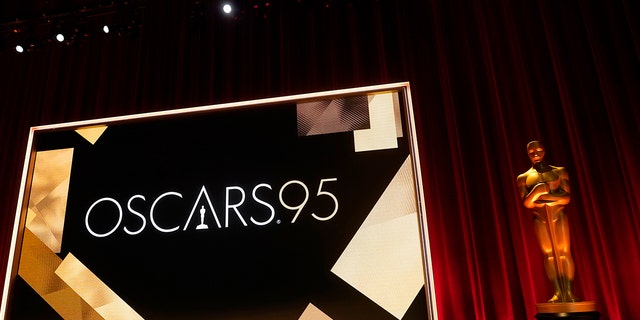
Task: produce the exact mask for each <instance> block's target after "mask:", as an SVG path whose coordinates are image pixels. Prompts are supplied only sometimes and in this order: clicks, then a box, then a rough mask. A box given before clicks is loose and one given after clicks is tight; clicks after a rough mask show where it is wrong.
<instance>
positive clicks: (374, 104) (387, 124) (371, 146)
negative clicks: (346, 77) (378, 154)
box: [353, 92, 402, 152]
mask: <svg viewBox="0 0 640 320" xmlns="http://www.w3.org/2000/svg"><path fill="white" fill-rule="evenodd" d="M369 99H370V101H369V124H370V128H369V129H363V130H356V131H354V132H353V140H354V144H355V151H356V152H362V151H372V150H383V149H395V148H397V147H398V139H397V138H398V137H401V136H402V126H401V122H400V108H399V102H398V96H397V93H393V92H390V93H381V94H376V95H371V96H369Z"/></svg>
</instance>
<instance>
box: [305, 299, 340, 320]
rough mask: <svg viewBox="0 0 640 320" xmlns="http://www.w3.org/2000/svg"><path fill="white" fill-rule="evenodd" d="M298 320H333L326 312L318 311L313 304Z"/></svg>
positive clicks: (308, 306)
mask: <svg viewBox="0 0 640 320" xmlns="http://www.w3.org/2000/svg"><path fill="white" fill-rule="evenodd" d="M298 319H299V320H332V319H331V318H330V317H329V316H328V315H326V314H325V313H324V312H322V311H321V310H320V309H318V307H316V306H314V305H313V304H311V303H309V305H307V308H306V309H304V312H302V315H301V316H300V318H298Z"/></svg>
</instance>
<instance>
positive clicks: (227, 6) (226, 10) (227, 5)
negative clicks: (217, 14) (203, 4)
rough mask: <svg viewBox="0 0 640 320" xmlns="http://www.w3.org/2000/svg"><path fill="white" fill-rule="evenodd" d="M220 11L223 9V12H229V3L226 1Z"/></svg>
mask: <svg viewBox="0 0 640 320" xmlns="http://www.w3.org/2000/svg"><path fill="white" fill-rule="evenodd" d="M222 11H224V13H227V14H229V13H231V5H230V4H228V3H226V4H225V5H224V6H222Z"/></svg>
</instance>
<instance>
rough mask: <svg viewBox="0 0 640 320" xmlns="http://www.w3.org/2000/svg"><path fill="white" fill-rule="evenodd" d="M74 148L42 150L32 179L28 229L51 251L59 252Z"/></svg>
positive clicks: (37, 155)
mask: <svg viewBox="0 0 640 320" xmlns="http://www.w3.org/2000/svg"><path fill="white" fill-rule="evenodd" d="M72 161H73V148H69V149H58V150H49V151H39V152H37V153H36V160H35V164H34V169H33V178H32V180H31V193H30V195H29V206H28V210H27V220H26V221H27V225H26V227H27V229H29V230H31V231H32V232H33V233H34V234H35V235H36V236H37V237H38V238H39V239H40V240H41V241H42V242H43V243H45V244H46V245H47V246H48V247H49V248H50V249H51V251H53V252H55V253H58V252H60V249H61V245H62V233H63V228H64V217H65V212H66V208H67V196H68V193H69V181H70V177H71V163H72Z"/></svg>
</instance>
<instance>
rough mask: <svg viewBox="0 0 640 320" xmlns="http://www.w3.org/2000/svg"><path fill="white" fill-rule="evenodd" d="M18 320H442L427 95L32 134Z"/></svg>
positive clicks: (204, 111)
mask: <svg viewBox="0 0 640 320" xmlns="http://www.w3.org/2000/svg"><path fill="white" fill-rule="evenodd" d="M26 158H27V160H26V163H25V170H24V175H23V183H22V191H21V196H20V199H19V204H18V211H17V214H16V220H15V228H14V234H13V243H12V248H11V257H10V259H9V260H10V261H9V266H8V268H7V270H8V274H7V275H6V281H5V288H4V292H3V300H2V318H7V319H55V318H64V319H335V320H338V319H429V318H431V319H433V318H435V317H436V316H435V311H434V308H435V296H433V281H432V280H431V271H430V266H431V264H430V258H429V245H428V241H427V239H428V236H427V227H426V221H425V213H424V209H423V203H422V192H423V191H422V187H421V183H420V170H419V159H418V154H417V147H416V141H415V128H414V122H413V117H412V109H411V99H410V92H409V85H408V84H407V83H400V84H389V85H380V86H373V87H366V88H355V89H348V90H339V91H331V92H322V93H314V94H305V95H297V96H289V97H281V98H272V99H264V100H255V101H248V102H240V103H232V104H225V105H214V106H203V107H196V108H186V109H182V110H174V111H167V112H158V113H149V114H140V115H132V116H126V117H117V118H107V119H97V120H91V121H84V122H76V123H67V124H59V125H50V126H42V127H35V128H32V130H31V135H30V140H29V143H28V150H27V157H26Z"/></svg>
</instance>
